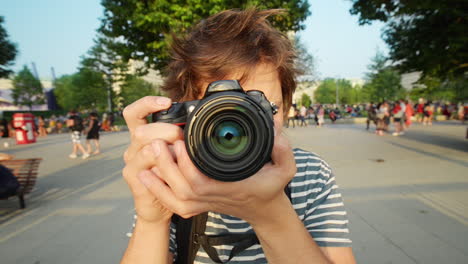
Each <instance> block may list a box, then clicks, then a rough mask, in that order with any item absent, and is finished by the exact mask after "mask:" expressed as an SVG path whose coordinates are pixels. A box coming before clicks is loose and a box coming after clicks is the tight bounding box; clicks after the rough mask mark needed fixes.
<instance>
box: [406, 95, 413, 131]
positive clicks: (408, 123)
mask: <svg viewBox="0 0 468 264" xmlns="http://www.w3.org/2000/svg"><path fill="white" fill-rule="evenodd" d="M405 104H406V109H405V128H406V129H408V128H409V127H410V126H411V123H412V120H411V119H412V118H413V115H414V108H413V104H412V103H411V101H409V100H406V101H405Z"/></svg>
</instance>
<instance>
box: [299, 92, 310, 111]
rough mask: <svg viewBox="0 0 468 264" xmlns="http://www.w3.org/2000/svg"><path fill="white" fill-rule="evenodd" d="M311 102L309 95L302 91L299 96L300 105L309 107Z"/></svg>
mask: <svg viewBox="0 0 468 264" xmlns="http://www.w3.org/2000/svg"><path fill="white" fill-rule="evenodd" d="M311 104H312V99H310V96H309V95H308V94H306V93H303V94H302V96H301V105H303V106H305V107H307V108H309V106H310V105H311Z"/></svg>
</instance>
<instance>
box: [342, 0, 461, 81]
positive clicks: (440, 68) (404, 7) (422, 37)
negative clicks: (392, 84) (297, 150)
mask: <svg viewBox="0 0 468 264" xmlns="http://www.w3.org/2000/svg"><path fill="white" fill-rule="evenodd" d="M352 2H353V6H352V8H351V10H350V12H351V14H353V15H359V24H361V25H365V24H371V23H372V22H373V21H375V20H377V21H382V22H385V23H387V24H386V28H385V30H384V32H383V38H384V40H385V42H386V43H387V44H388V46H389V48H390V54H389V55H390V59H391V60H392V61H394V62H397V63H398V65H397V67H398V70H400V71H401V72H412V71H422V72H423V75H428V74H431V75H434V76H437V77H439V78H441V79H447V78H451V77H452V76H453V77H457V76H458V77H461V76H463V75H464V74H465V73H466V72H467V69H468V35H467V34H466V29H467V28H468V8H466V5H467V3H466V1H465V0H444V1H440V0H413V1H401V0H352Z"/></svg>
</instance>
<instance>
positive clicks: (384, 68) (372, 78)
mask: <svg viewBox="0 0 468 264" xmlns="http://www.w3.org/2000/svg"><path fill="white" fill-rule="evenodd" d="M368 69H369V72H368V73H366V80H367V82H366V84H364V86H363V88H362V92H363V93H365V94H366V97H368V99H369V100H370V101H375V102H381V101H384V100H397V99H400V98H402V97H405V91H404V89H403V87H402V86H401V76H400V74H399V73H398V71H396V70H395V69H394V68H393V67H392V66H390V65H387V59H386V58H385V56H384V55H383V54H382V53H381V52H380V51H377V53H376V55H375V56H374V58H372V62H371V64H370V65H369V66H368Z"/></svg>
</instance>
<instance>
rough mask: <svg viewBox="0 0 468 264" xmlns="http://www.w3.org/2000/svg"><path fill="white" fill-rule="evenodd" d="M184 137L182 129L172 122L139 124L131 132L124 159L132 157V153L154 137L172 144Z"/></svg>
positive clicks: (147, 143)
mask: <svg viewBox="0 0 468 264" xmlns="http://www.w3.org/2000/svg"><path fill="white" fill-rule="evenodd" d="M183 138H184V132H183V130H182V129H181V128H180V127H178V126H176V125H173V124H168V123H151V124H146V125H140V126H138V127H137V128H136V129H135V130H134V133H133V134H132V143H131V144H130V146H129V147H128V149H127V153H126V154H125V156H124V159H125V160H126V161H128V160H131V159H133V157H134V155H135V154H136V153H137V152H138V151H139V150H140V149H141V148H142V147H143V146H145V145H149V144H151V142H153V141H154V140H156V139H161V140H164V141H166V142H168V143H170V144H173V143H174V142H175V141H176V140H181V139H183Z"/></svg>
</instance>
